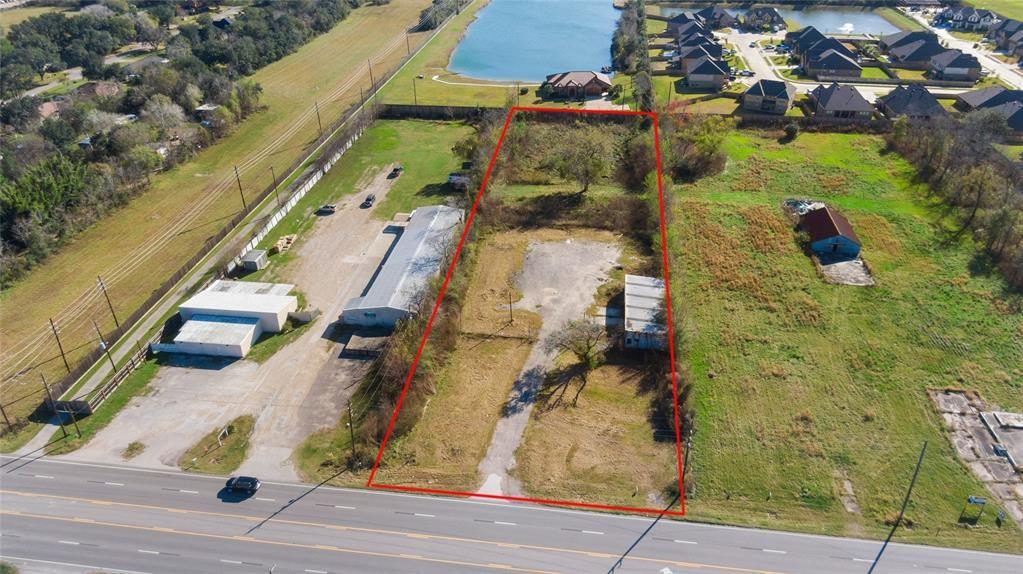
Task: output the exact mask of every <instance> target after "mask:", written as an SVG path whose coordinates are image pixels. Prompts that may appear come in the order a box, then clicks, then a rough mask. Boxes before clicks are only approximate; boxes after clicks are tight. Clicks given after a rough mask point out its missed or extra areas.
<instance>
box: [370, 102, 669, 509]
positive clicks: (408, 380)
mask: <svg viewBox="0 0 1023 574" xmlns="http://www.w3.org/2000/svg"><path fill="white" fill-rule="evenodd" d="M518 112H541V113H556V114H583V115H611V116H638V117H647V118H651V119H652V120H653V127H654V130H653V131H654V154H655V156H656V165H657V202H658V208H659V211H660V213H659V215H660V219H661V265H662V266H663V272H664V296H665V308H666V311H667V319H668V358H669V360H670V361H671V393H672V398H673V400H674V415H675V421H676V424H675V425H674V426H675V465H676V468H677V471H678V488H679V492H680V493H681V497H680V499H679V500H680V504H679V510H668V511H663V510H660V509H655V508H642V507H633V506H616V505H608V504H594V503H590V502H581V501H574V500H551V499H545V498H530V497H525V496H505V495H499V494H481V493H477V492H464V491H459V490H443V489H437V488H421V487H416V486H406V485H400V484H382V483H381V484H378V483H374V482H373V479H374V478H375V477H376V474H377V470H379V468H380V461H381V460H382V459H383V457H384V451H385V450H386V448H387V442H388V441H389V440H390V438H391V433H392V432H393V431H394V425H395V423H396V422H397V420H398V413H399V412H400V411H401V406H402V404H403V403H404V402H405V396H406V395H407V394H408V390H409V387H410V386H411V384H412V377H413V376H415V374H416V367H417V366H418V365H419V360H420V358H421V357H422V355H423V349H424V348H425V347H426V341H427V339H429V338H430V331H431V330H432V329H433V322H434V320H435V319H436V318H437V312H438V311H439V310H440V304H441V301H443V300H444V294H445V293H446V292H447V289H448V283H450V282H451V276H452V274H453V273H454V270H455V265H456V264H457V263H458V258H459V256H460V255H461V254H462V248H463V247H464V246H465V238H466V237H467V236H468V234H469V228H470V227H471V226H472V221H473V219H474V218H475V217H476V210H477V209H478V208H479V204H480V199H481V198H482V197H483V192H484V191H485V190H486V188H487V184H488V183H489V182H490V176H491V174H492V173H493V171H494V164H495V163H496V162H497V156H498V154H500V152H501V146H503V145H504V138H505V136H506V135H507V133H508V126H510V125H511V121H512V118H513V117H514V116H515V114H517V113H518ZM661 172H662V165H661V139H660V130H659V128H658V116H657V113H656V112H637V111H631V110H573V109H567V108H544V107H523V106H514V107H512V108H511V109H510V110H509V111H508V115H507V116H506V117H505V119H504V125H503V126H502V128H501V135H500V137H499V138H498V140H497V146H496V147H495V148H494V151H493V153H492V154H491V155H490V163H488V164H487V170H486V172H485V173H484V175H483V182H482V183H481V184H480V188H479V191H477V192H476V198H475V200H474V201H473V204H472V208H471V209H470V211H469V217H468V219H466V221H465V226H464V227H463V229H462V235H461V237H460V238H459V239H458V247H457V249H456V250H455V255H454V257H453V258H452V259H451V264H450V265H449V266H448V270H447V273H446V274H445V275H444V282H443V283H442V284H441V288H440V292H439V293H438V294H437V300H436V301H434V303H433V309H432V310H431V311H430V318H429V320H428V321H427V323H426V329H425V330H424V331H423V338H422V340H420V341H419V347H418V349H417V350H416V356H415V358H414V359H413V361H412V366H411V367H410V368H409V372H408V375H406V376H405V385H404V386H403V387H402V389H401V394H400V395H399V396H398V401H397V403H396V404H395V406H394V412H393V413H392V414H391V420H390V422H389V423H388V425H387V432H386V433H385V434H384V440H383V441H382V442H381V443H380V449H379V450H378V451H377V456H376V460H374V462H373V469H372V470H371V471H370V473H369V479H368V480H367V481H366V487H367V488H376V489H381V490H398V491H404V492H412V493H422V494H439V495H445V496H457V497H462V498H483V499H494V500H506V501H511V502H532V503H537V504H549V505H554V506H565V507H570V508H583V509H590V510H611V511H618V512H637V513H646V514H661V513H662V512H664V514H666V515H671V516H685V511H686V499H685V488H684V487H683V485H684V484H685V476H684V475H683V467H682V435H681V429H680V428H679V425H678V424H677V423H678V421H679V420H680V419H679V410H678V408H679V407H678V375H677V373H676V371H675V330H674V326H673V323H674V322H673V321H672V316H671V282H670V281H669V275H668V247H667V244H668V233H667V229H666V223H665V216H664V212H665V207H664V182H663V179H662V175H661Z"/></svg>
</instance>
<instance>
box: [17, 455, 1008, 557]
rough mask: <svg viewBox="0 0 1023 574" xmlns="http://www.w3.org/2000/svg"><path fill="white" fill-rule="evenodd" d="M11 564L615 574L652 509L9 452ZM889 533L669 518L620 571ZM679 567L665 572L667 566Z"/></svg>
mask: <svg viewBox="0 0 1023 574" xmlns="http://www.w3.org/2000/svg"><path fill="white" fill-rule="evenodd" d="M2 462H3V464H2V472H3V474H2V482H3V486H2V488H0V503H2V511H0V516H2V520H3V524H4V529H3V539H2V550H0V554H2V555H3V558H4V559H5V560H8V561H10V562H13V563H15V564H17V565H18V566H19V567H20V568H21V569H22V572H25V573H55V572H62V573H63V572H76V573H84V572H94V571H96V570H103V571H107V572H151V573H154V574H155V573H168V574H170V573H174V574H178V573H181V572H191V573H200V572H210V573H221V572H239V573H245V572H251V573H265V572H267V571H268V570H269V569H270V568H271V567H274V569H273V572H274V574H290V573H303V572H304V573H311V574H323V573H333V572H481V571H482V572H486V571H506V572H507V571H511V572H605V571H607V570H608V569H609V568H610V567H611V565H612V564H613V563H614V562H615V561H616V560H617V558H618V556H619V555H620V554H621V552H623V551H624V550H625V549H626V548H628V547H629V546H630V545H631V544H632V543H633V542H634V541H635V540H636V538H637V537H638V536H639V535H640V534H641V533H642V532H643V531H644V529H646V528H647V526H649V524H650V522H651V520H652V517H633V516H618V515H612V514H601V513H588V512H577V511H569V510H562V509H556V508H549V507H539V506H532V505H520V504H505V503H493V502H488V501H483V500H456V499H449V498H434V497H425V496H414V495H406V494H399V493H389V492H382V491H371V490H356V489H339V488H330V487H319V488H317V487H314V486H312V485H301V484H290V483H264V484H263V488H262V489H261V490H260V491H259V492H258V493H257V494H256V495H255V496H254V497H252V498H249V499H247V500H244V499H241V498H238V497H235V496H233V495H229V494H228V495H225V494H224V493H223V492H222V491H221V488H222V486H223V484H224V479H223V478H220V477H208V476H202V475H190V474H183V473H175V472H164V471H154V470H144V469H135V468H125V467H117V466H104V465H96V464H86V463H73V462H68V461H51V460H46V459H38V460H35V459H32V458H28V457H22V458H14V457H2ZM879 548H880V542H878V541H866V540H854V539H847V538H830V537H823V536H812V535H805V534H792V533H784V532H774V531H768V530H756V529H743V528H732V527H723V526H713V525H705V524H696V523H684V522H677V521H673V520H662V521H661V522H660V523H658V524H657V526H656V527H654V528H653V530H652V531H651V532H650V533H649V534H648V535H647V537H646V538H645V539H644V540H643V541H642V542H641V543H640V544H638V545H637V547H636V548H635V549H634V550H633V552H632V554H631V555H630V556H631V557H630V558H628V559H626V561H625V563H624V568H620V569H618V570H616V572H635V573H650V574H656V573H659V572H675V573H678V572H700V573H711V574H713V573H732V574H736V573H738V574H767V573H792V574H804V573H805V574H820V573H822V572H828V573H836V574H842V573H850V574H851V573H857V574H862V573H863V572H865V571H866V569H867V568H868V566H869V563H870V561H871V560H872V559H873V557H874V556H875V555H876V554H877V551H878V549H879ZM1019 561H1020V557H1019V556H1010V555H1000V554H991V553H982V552H970V551H961V550H950V549H943V548H934V547H926V546H911V545H903V544H893V545H890V546H889V547H888V550H887V552H886V554H885V556H884V558H883V562H882V564H881V565H879V567H878V570H877V571H878V572H884V573H885V574H894V573H934V572H963V573H976V574H981V573H985V574H1010V573H1016V572H1018V571H1019V569H1018V566H1019ZM665 569H667V570H665Z"/></svg>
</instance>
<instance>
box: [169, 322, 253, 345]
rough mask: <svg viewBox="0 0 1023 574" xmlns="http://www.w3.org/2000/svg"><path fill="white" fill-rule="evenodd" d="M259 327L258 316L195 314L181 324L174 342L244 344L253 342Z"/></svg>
mask: <svg viewBox="0 0 1023 574" xmlns="http://www.w3.org/2000/svg"><path fill="white" fill-rule="evenodd" d="M258 328H259V319H258V318H256V317H220V316H216V315H193V316H192V318H191V319H189V320H187V321H185V322H184V324H182V325H181V329H180V330H179V331H178V335H177V336H176V337H174V342H175V343H204V344H207V345H244V344H245V343H251V342H252V339H253V336H254V335H255V332H256V330H257V329H258Z"/></svg>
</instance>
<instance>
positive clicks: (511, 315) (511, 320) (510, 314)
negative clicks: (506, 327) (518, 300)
mask: <svg viewBox="0 0 1023 574" xmlns="http://www.w3.org/2000/svg"><path fill="white" fill-rule="evenodd" d="M514 322H515V314H514V312H513V311H512V290H511V287H510V286H509V287H508V323H514Z"/></svg>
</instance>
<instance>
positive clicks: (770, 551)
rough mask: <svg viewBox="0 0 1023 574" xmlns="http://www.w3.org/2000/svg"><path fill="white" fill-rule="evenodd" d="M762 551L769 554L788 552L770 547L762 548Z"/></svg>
mask: <svg viewBox="0 0 1023 574" xmlns="http://www.w3.org/2000/svg"><path fill="white" fill-rule="evenodd" d="M763 551H764V552H768V553H770V554H788V552H786V551H784V550H771V549H770V548H763Z"/></svg>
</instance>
